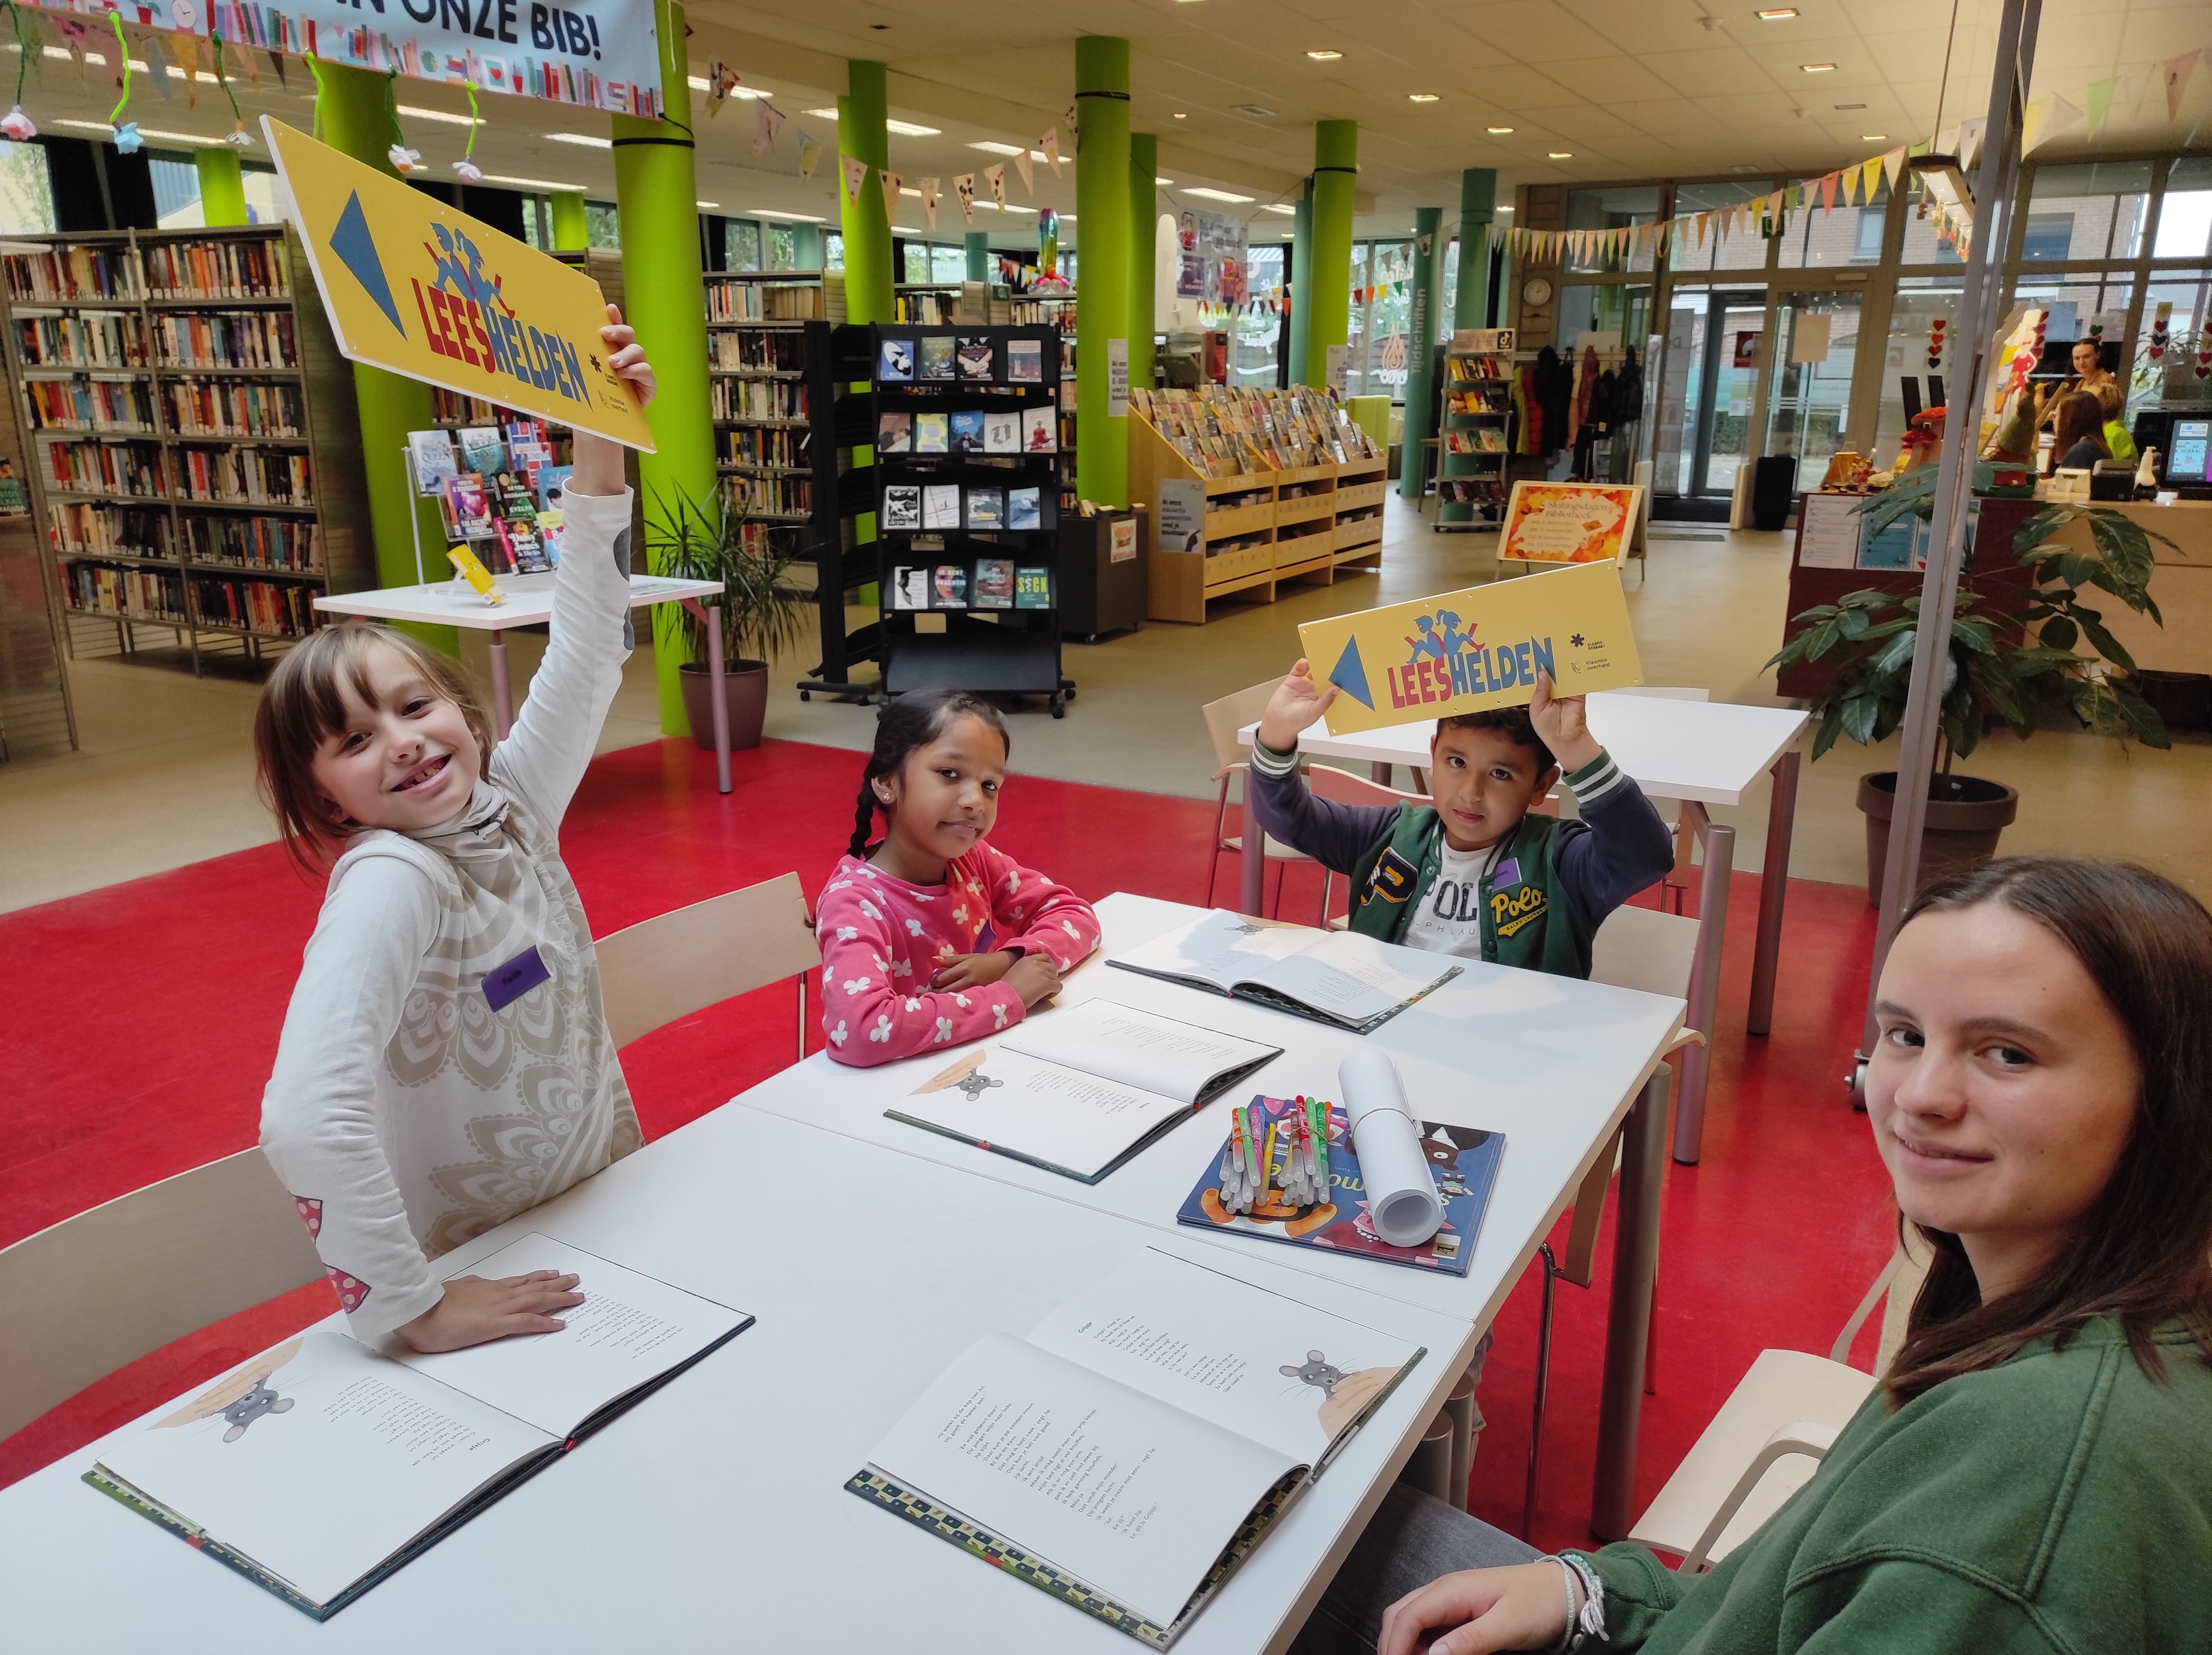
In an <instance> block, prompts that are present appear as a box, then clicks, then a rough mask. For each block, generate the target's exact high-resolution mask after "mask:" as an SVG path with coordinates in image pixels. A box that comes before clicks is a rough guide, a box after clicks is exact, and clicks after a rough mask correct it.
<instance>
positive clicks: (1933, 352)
mask: <svg viewBox="0 0 2212 1655" xmlns="http://www.w3.org/2000/svg"><path fill="white" fill-rule="evenodd" d="M1946 325H1947V324H1946V323H1945V320H1944V318H1942V317H1940V316H1938V317H1936V318H1933V319H1932V320H1930V321H1929V324H1928V371H1929V373H1934V372H1935V371H1936V369H1937V368H1939V367H1942V366H1943V330H1944V327H1945V326H1946Z"/></svg>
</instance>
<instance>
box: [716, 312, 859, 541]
mask: <svg viewBox="0 0 2212 1655" xmlns="http://www.w3.org/2000/svg"><path fill="white" fill-rule="evenodd" d="M844 318H845V277H844V273H843V272H842V271H840V270H829V271H820V272H795V271H791V270H713V271H709V272H708V276H707V354H708V375H709V379H710V388H711V392H712V395H713V397H714V469H715V470H716V472H717V473H718V474H719V475H720V476H721V477H722V479H723V481H724V486H725V488H726V489H727V491H728V499H729V503H730V506H731V509H732V511H733V512H736V513H737V514H738V518H740V520H741V521H742V522H743V523H744V533H745V537H746V539H747V540H748V541H749V542H750V543H757V544H760V545H762V546H763V547H767V546H771V545H772V546H775V547H776V548H777V549H781V550H783V551H787V552H790V553H794V554H800V555H804V554H805V553H806V552H807V551H808V550H809V549H810V548H811V547H812V546H813V545H814V543H815V541H814V537H813V534H812V532H811V530H812V526H813V524H814V518H815V512H814V500H813V496H814V493H815V477H814V465H813V456H812V454H811V452H810V447H809V442H808V436H809V429H810V427H809V419H810V414H809V410H810V409H811V408H813V407H817V406H821V405H822V402H821V396H820V393H818V392H817V391H815V390H814V388H813V386H812V385H811V383H810V382H809V373H808V363H809V361H810V359H811V358H815V357H819V356H821V355H822V354H823V351H825V350H826V349H827V343H826V342H827V340H828V336H829V333H828V330H829V326H831V325H834V324H837V323H840V322H842V321H843V320H844ZM817 340H818V341H819V343H817Z"/></svg>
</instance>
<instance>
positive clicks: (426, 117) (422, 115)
mask: <svg viewBox="0 0 2212 1655" xmlns="http://www.w3.org/2000/svg"><path fill="white" fill-rule="evenodd" d="M394 107H396V108H397V109H398V111H399V112H400V113H401V114H403V115H404V116H406V117H407V118H408V119H409V120H410V121H443V122H445V124H447V125H448V126H474V125H476V124H477V122H478V121H479V120H480V119H481V117H479V116H476V115H456V114H454V113H453V112H452V111H451V110H448V109H422V108H418V107H416V106H415V105H413V104H398V105H395V106H394Z"/></svg>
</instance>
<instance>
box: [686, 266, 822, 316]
mask: <svg viewBox="0 0 2212 1655" xmlns="http://www.w3.org/2000/svg"><path fill="white" fill-rule="evenodd" d="M822 318H823V306H822V289H821V288H818V287H817V286H815V285H814V284H813V283H812V282H805V283H799V282H793V283H791V284H788V285H786V284H784V283H781V282H717V281H715V280H714V277H713V276H711V275H709V276H708V278H707V319H708V321H709V322H808V321H818V320H820V319H822Z"/></svg>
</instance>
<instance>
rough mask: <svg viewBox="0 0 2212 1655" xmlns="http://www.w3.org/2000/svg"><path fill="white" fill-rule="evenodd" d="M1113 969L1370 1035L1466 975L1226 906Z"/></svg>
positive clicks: (1393, 947)
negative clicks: (1249, 914) (1209, 990)
mask: <svg viewBox="0 0 2212 1655" xmlns="http://www.w3.org/2000/svg"><path fill="white" fill-rule="evenodd" d="M1108 963H1109V964H1110V965H1115V966H1118V967H1121V969H1122V970H1123V971H1133V972H1138V973H1142V974H1143V975H1145V976H1146V977H1158V978H1163V979H1165V980H1166V981H1168V982H1170V983H1181V984H1182V985H1185V986H1186V987H1188V988H1198V989H1211V990H1212V991H1213V992H1215V993H1217V994H1227V995H1231V996H1234V997H1237V998H1238V999H1242V1000H1256V1001H1258V1002H1259V1003H1261V1004H1262V1005H1268V1006H1273V1007H1274V1008H1275V1009H1277V1010H1278V1011H1288V1012H1291V1013H1292V1014H1294V1015H1297V1016H1301V1017H1310V1018H1312V1019H1313V1020H1314V1021H1316V1022H1322V1023H1331V1024H1334V1026H1336V1027H1337V1028H1349V1029H1352V1030H1354V1031H1356V1032H1357V1033H1359V1034H1366V1033H1368V1032H1369V1031H1370V1030H1372V1029H1375V1028H1380V1027H1381V1026H1382V1025H1383V1024H1384V1023H1386V1022H1388V1021H1389V1020H1390V1019H1391V1018H1393V1017H1395V1016H1396V1015H1398V1014H1399V1013H1400V1012H1401V1011H1403V1010H1404V1009H1406V1008H1407V1006H1409V1005H1411V1004H1413V1003H1414V1002H1415V1001H1416V1000H1419V999H1420V998H1421V997H1423V996H1424V995H1425V994H1428V993H1429V992H1431V991H1432V990H1434V989H1437V988H1438V987H1440V986H1441V985H1443V984H1445V983H1447V982H1449V981H1450V980H1451V979H1453V978H1455V977H1456V976H1458V975H1459V973H1460V967H1459V965H1458V963H1457V962H1456V961H1453V960H1451V959H1449V957H1448V956H1446V955H1437V954H1430V953H1427V952H1425V950H1423V949H1408V948H1401V947H1400V946H1398V945H1397V944H1396V943H1384V942H1381V941H1379V940H1377V939H1376V938H1375V937H1363V936H1360V935H1359V934H1358V933H1357V932H1353V931H1310V930H1308V929H1307V928H1306V927H1305V926H1304V925H1284V924H1273V923H1272V922H1269V921H1267V920H1260V919H1248V918H1245V917H1244V916H1243V914H1239V913H1231V912H1228V911H1227V910H1226V909H1222V908H1217V909H1215V910H1214V911H1213V912H1212V913H1209V914H1206V915H1203V916H1202V917H1200V918H1197V919H1194V920H1192V921H1191V922H1190V923H1189V924H1187V925H1182V926H1178V927H1177V928H1176V930H1174V931H1170V932H1169V933H1168V934H1167V935H1166V936H1164V937H1156V938H1154V939H1153V940H1152V942H1150V943H1146V944H1145V945H1144V946H1143V947H1141V948H1138V949H1131V950H1130V951H1129V952H1128V953H1127V954H1117V955H1114V956H1113V957H1112V958H1111V959H1110V960H1109V961H1108Z"/></svg>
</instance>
